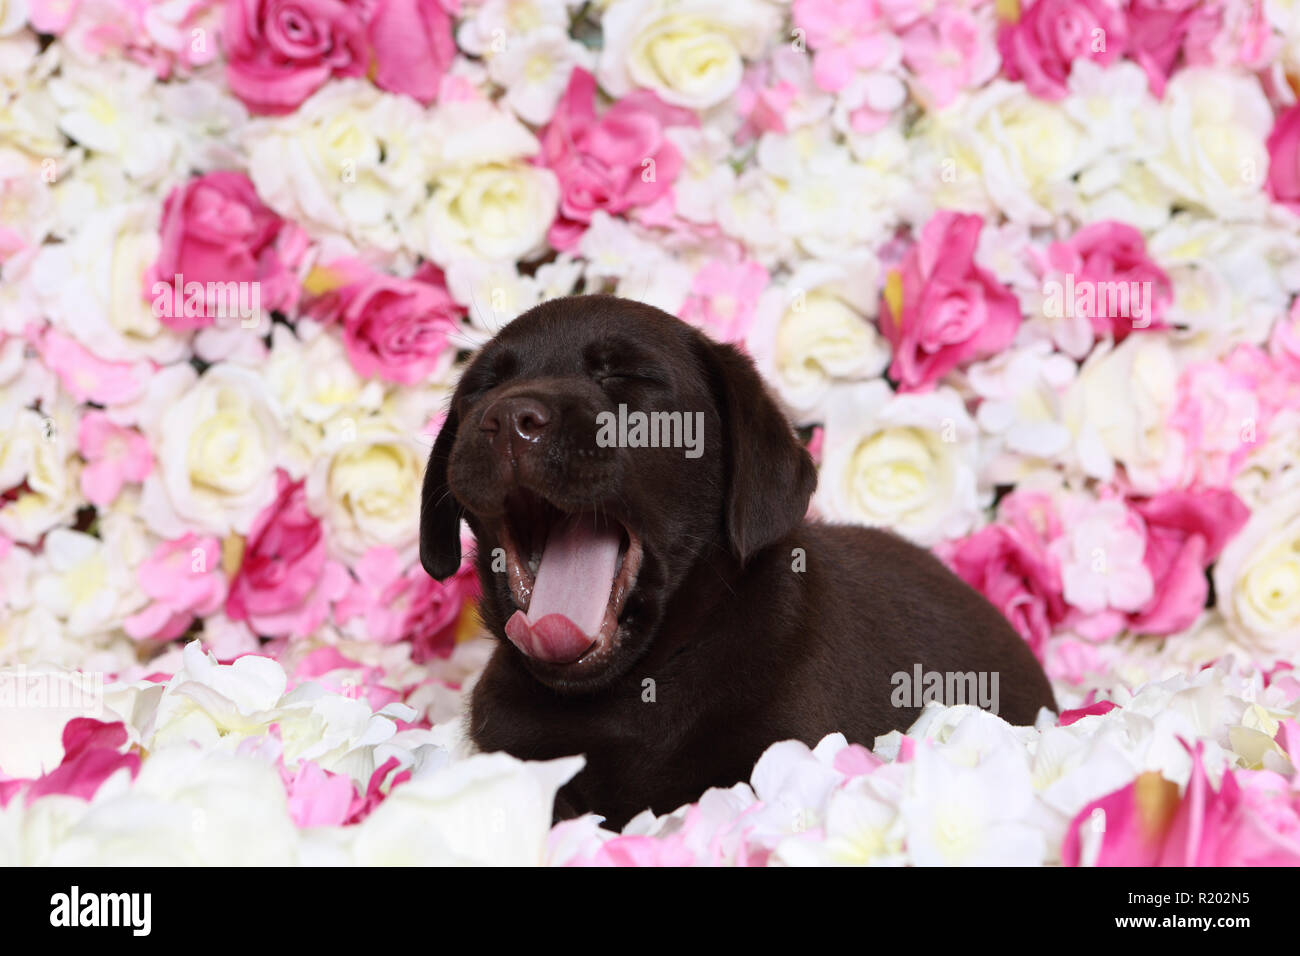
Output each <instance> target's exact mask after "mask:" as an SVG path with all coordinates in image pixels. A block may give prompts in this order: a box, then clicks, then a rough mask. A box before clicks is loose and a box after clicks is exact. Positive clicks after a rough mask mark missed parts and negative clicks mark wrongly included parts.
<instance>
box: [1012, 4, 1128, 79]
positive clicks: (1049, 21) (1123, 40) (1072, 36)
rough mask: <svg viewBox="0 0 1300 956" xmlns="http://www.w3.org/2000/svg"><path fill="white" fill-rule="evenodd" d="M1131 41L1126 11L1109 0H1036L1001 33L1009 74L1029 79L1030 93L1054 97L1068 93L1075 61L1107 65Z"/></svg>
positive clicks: (1016, 77)
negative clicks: (1067, 84)
mask: <svg viewBox="0 0 1300 956" xmlns="http://www.w3.org/2000/svg"><path fill="white" fill-rule="evenodd" d="M1127 42H1128V28H1127V25H1126V23H1125V21H1124V15H1123V13H1122V12H1121V11H1120V10H1119V9H1118V8H1117V6H1116V5H1114V4H1111V3H1108V2H1107V0H1035V2H1034V3H1032V4H1031V5H1029V6H1028V7H1027V8H1026V9H1024V10H1023V11H1022V12H1021V14H1020V19H1019V21H1017V22H1016V23H1004V24H1003V25H1002V28H1001V29H1000V30H999V31H998V50H999V51H1000V52H1001V53H1002V68H1003V71H1004V72H1005V73H1006V75H1007V77H1008V78H1009V79H1012V80H1024V82H1025V86H1026V88H1028V90H1029V92H1030V93H1032V94H1034V95H1035V96H1039V97H1042V98H1044V99H1049V100H1059V99H1061V98H1062V97H1064V96H1065V94H1066V93H1067V92H1068V89H1067V86H1066V81H1067V80H1068V79H1069V78H1070V69H1071V67H1072V66H1073V65H1074V61H1075V60H1077V59H1080V58H1087V59H1090V60H1092V61H1094V62H1096V63H1100V64H1102V65H1103V66H1105V65H1107V64H1109V63H1111V62H1112V61H1114V60H1115V59H1116V58H1118V57H1119V56H1120V55H1122V54H1123V52H1124V49H1125V46H1126V44H1127Z"/></svg>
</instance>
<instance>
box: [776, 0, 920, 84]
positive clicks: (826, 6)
mask: <svg viewBox="0 0 1300 956" xmlns="http://www.w3.org/2000/svg"><path fill="white" fill-rule="evenodd" d="M791 15H792V16H793V18H794V25H795V27H796V29H799V30H802V31H804V34H805V35H806V36H807V40H808V47H809V48H810V49H811V50H813V79H814V80H815V81H816V83H817V85H818V86H820V87H821V88H822V89H823V90H828V91H830V92H832V93H834V92H838V91H839V90H842V89H843V88H844V87H846V86H847V85H848V84H849V81H850V80H852V79H853V77H854V75H855V74H856V73H857V72H858V71H859V70H876V69H890V68H892V67H893V66H895V65H896V64H897V62H898V52H899V43H898V38H897V37H896V36H894V33H893V30H892V29H891V28H890V26H889V22H888V21H887V20H886V19H885V16H884V13H883V12H882V10H881V4H880V3H879V2H878V0H794V4H793V6H792V7H791Z"/></svg>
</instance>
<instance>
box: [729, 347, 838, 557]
mask: <svg viewBox="0 0 1300 956" xmlns="http://www.w3.org/2000/svg"><path fill="white" fill-rule="evenodd" d="M705 342H706V345H705V362H706V367H707V368H708V369H709V374H710V376H711V378H712V386H713V395H714V401H715V402H716V403H717V408H718V413H719V415H720V416H721V418H722V429H723V435H722V448H723V451H724V454H725V455H726V463H725V465H726V467H725V476H726V482H727V491H726V495H727V497H726V508H725V512H724V514H725V518H726V531H727V540H728V542H729V544H730V545H731V550H732V553H733V554H735V555H736V557H737V558H739V559H740V561H741V562H742V563H743V562H745V561H747V560H748V559H749V558H750V556H752V555H753V554H755V553H756V552H758V551H760V550H762V549H763V548H765V547H766V546H767V545H769V544H771V543H772V542H773V541H776V540H778V539H780V538H781V537H783V536H784V535H786V534H788V533H789V532H791V531H793V530H794V529H795V528H797V527H798V526H799V525H800V524H801V523H802V522H803V518H804V515H805V514H806V513H807V511H808V499H809V498H811V497H812V493H813V489H814V488H816V487H817V468H816V466H815V465H814V464H813V460H812V456H811V455H809V454H808V450H807V449H806V448H804V447H803V445H802V444H800V442H799V439H798V437H797V436H796V435H795V433H794V429H793V428H791V426H790V422H789V421H787V420H786V417H785V415H784V414H782V412H781V409H780V408H779V407H778V406H777V404H776V401H775V399H773V398H772V396H771V394H770V393H769V392H768V390H767V386H766V385H765V384H764V382H763V379H762V377H761V376H760V375H759V374H758V370H757V369H755V368H754V363H753V362H752V361H751V360H750V359H749V357H748V356H747V355H745V354H744V353H743V352H741V351H740V350H739V349H737V348H735V347H734V346H731V345H721V344H719V343H716V342H713V341H710V340H708V339H705Z"/></svg>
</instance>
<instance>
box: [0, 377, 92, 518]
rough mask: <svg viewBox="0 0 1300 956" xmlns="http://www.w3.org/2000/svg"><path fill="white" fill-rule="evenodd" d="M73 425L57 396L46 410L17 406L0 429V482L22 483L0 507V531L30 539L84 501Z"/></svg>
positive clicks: (66, 405)
mask: <svg viewBox="0 0 1300 956" xmlns="http://www.w3.org/2000/svg"><path fill="white" fill-rule="evenodd" d="M76 428H77V418H76V416H75V414H74V412H73V409H72V407H71V405H70V404H69V403H68V402H67V401H60V402H58V403H57V404H56V406H55V407H54V408H52V409H51V411H50V414H49V415H41V414H40V413H38V412H34V411H32V410H31V409H29V408H24V409H20V410H19V411H18V414H17V415H16V416H15V417H14V419H13V421H12V422H11V423H9V424H7V425H6V427H5V428H4V429H0V486H3V487H5V488H16V487H18V486H20V485H23V484H24V483H25V485H26V487H25V488H23V490H22V491H20V492H18V494H17V497H16V498H14V499H13V500H12V501H10V502H9V503H8V504H6V505H5V506H4V507H3V508H0V534H3V535H5V536H6V537H9V538H12V539H13V540H15V541H21V542H23V543H24V544H35V543H36V542H37V541H39V540H40V538H41V536H42V535H43V534H45V532H47V531H49V530H50V529H51V528H55V527H57V526H59V525H62V524H67V523H69V522H70V521H71V520H72V516H73V515H74V514H75V513H76V511H77V509H78V508H79V507H80V506H81V505H82V504H83V503H84V499H83V498H82V495H81V487H80V482H79V477H80V473H81V469H80V459H79V458H78V457H77V455H76V444H77V438H76V434H77V433H76Z"/></svg>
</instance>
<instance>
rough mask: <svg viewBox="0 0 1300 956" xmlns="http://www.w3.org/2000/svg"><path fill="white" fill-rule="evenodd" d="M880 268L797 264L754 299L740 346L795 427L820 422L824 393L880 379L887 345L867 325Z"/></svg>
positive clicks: (863, 263)
mask: <svg viewBox="0 0 1300 956" xmlns="http://www.w3.org/2000/svg"><path fill="white" fill-rule="evenodd" d="M879 271H880V267H879V264H878V263H877V262H876V261H875V259H874V258H867V259H860V260H858V261H856V262H846V263H840V262H805V263H803V264H802V265H801V266H800V267H799V268H798V269H797V270H795V272H794V273H793V274H792V275H791V276H790V277H789V279H788V280H787V281H786V282H785V284H784V285H783V286H781V285H772V286H770V287H769V288H768V289H766V290H765V291H764V292H763V294H762V296H760V298H759V303H758V308H757V310H756V312H755V316H754V324H753V326H751V328H750V330H749V333H748V335H747V336H746V345H747V346H748V348H749V351H750V354H751V355H753V357H754V361H755V362H756V363H757V365H758V368H759V370H760V371H761V372H762V373H763V375H764V377H765V378H766V379H767V380H768V381H769V382H771V383H772V384H773V385H775V386H776V389H777V392H778V394H779V395H780V396H781V398H782V399H783V400H784V402H785V403H786V405H787V406H789V408H790V409H791V410H792V411H793V412H794V414H795V417H796V418H797V420H798V423H799V424H807V423H810V422H813V421H819V420H820V419H821V412H822V406H823V404H824V402H825V400H826V397H827V395H829V394H830V391H831V388H832V387H833V386H834V385H836V384H840V383H852V382H861V381H866V380H868V379H873V378H875V377H876V376H878V375H880V373H881V372H883V371H884V370H885V367H886V366H887V365H888V364H889V345H888V344H887V343H886V342H885V340H884V339H883V338H881V336H880V334H879V333H878V332H877V330H876V326H875V322H874V321H873V320H874V318H875V313H876V301H877V295H878V286H879V281H878V276H879Z"/></svg>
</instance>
